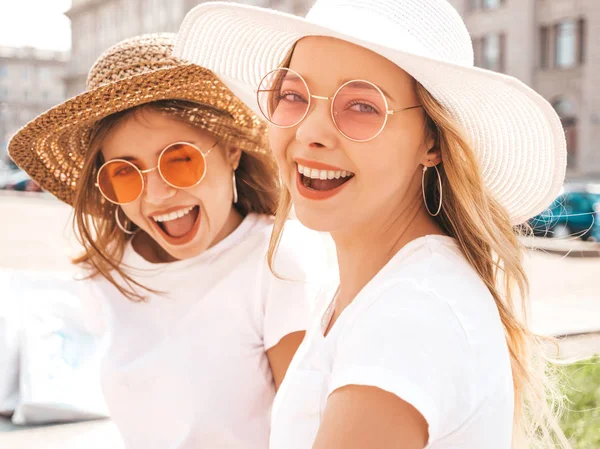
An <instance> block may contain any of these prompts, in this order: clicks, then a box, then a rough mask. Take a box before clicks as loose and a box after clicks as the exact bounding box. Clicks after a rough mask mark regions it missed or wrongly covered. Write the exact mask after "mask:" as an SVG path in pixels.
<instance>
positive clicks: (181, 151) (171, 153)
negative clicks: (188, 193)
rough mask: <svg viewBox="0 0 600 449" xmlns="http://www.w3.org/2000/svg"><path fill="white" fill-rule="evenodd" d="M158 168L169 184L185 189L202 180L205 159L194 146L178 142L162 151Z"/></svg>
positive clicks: (204, 171)
mask: <svg viewBox="0 0 600 449" xmlns="http://www.w3.org/2000/svg"><path fill="white" fill-rule="evenodd" d="M159 170H160V173H161V175H162V176H163V178H164V179H165V181H167V182H168V183H169V184H171V185H172V186H174V187H177V188H180V189H186V188H188V187H192V186H195V185H196V184H198V183H199V182H200V181H201V180H202V178H203V177H204V174H205V173H206V161H205V160H204V155H203V154H202V152H201V151H200V150H199V149H198V148H196V147H195V146H193V145H189V144H185V143H178V144H175V145H171V146H170V147H168V148H166V149H165V150H164V151H163V153H162V155H161V157H160V161H159Z"/></svg>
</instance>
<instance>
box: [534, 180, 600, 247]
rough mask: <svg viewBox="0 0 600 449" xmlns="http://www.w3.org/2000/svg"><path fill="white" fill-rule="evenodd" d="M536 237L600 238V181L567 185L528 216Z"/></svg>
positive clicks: (599, 239) (597, 240)
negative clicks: (551, 199) (544, 205)
mask: <svg viewBox="0 0 600 449" xmlns="http://www.w3.org/2000/svg"><path fill="white" fill-rule="evenodd" d="M529 225H530V226H531V228H532V229H533V233H534V235H536V236H538V237H553V238H566V237H580V238H582V239H583V240H589V241H596V242H599V241H600V185H593V184H592V185H585V186H577V187H573V186H567V187H565V189H564V192H563V193H561V194H560V195H559V196H558V197H557V198H556V199H555V200H554V201H553V203H552V204H551V205H550V207H548V209H546V210H545V211H544V212H542V213H541V214H539V215H537V216H535V217H533V218H532V219H531V220H529Z"/></svg>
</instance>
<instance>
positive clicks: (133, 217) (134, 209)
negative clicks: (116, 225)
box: [119, 200, 146, 228]
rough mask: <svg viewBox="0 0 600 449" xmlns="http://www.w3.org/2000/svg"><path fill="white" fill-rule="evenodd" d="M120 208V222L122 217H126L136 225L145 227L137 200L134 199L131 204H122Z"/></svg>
mask: <svg viewBox="0 0 600 449" xmlns="http://www.w3.org/2000/svg"><path fill="white" fill-rule="evenodd" d="M121 210H122V212H119V219H120V220H121V223H123V219H124V218H125V217H127V219H129V220H130V221H132V222H134V223H135V224H136V225H137V226H139V227H141V228H145V226H146V223H145V220H144V215H143V214H142V212H141V210H140V204H139V200H138V201H134V202H133V203H131V204H125V205H122V206H121ZM123 224H124V223H123Z"/></svg>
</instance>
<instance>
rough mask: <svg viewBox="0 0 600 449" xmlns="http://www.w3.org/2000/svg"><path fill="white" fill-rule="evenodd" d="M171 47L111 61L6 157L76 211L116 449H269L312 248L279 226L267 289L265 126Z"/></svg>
mask: <svg viewBox="0 0 600 449" xmlns="http://www.w3.org/2000/svg"><path fill="white" fill-rule="evenodd" d="M173 43H174V35H167V34H161V35H146V36H140V37H136V38H132V39H129V40H126V41H123V42H121V43H119V44H117V45H116V46H114V47H112V48H110V49H109V50H107V51H106V52H105V53H104V54H103V55H102V56H101V57H100V58H99V59H98V61H96V63H95V64H94V66H93V67H92V69H91V71H90V74H89V78H88V91H87V92H86V93H84V94H82V95H79V96H77V97H75V98H73V99H71V100H69V101H67V102H66V103H64V104H62V105H60V106H57V107H56V108H54V109H52V110H50V111H48V112H47V113H45V114H43V115H41V116H40V117H38V118H37V119H36V120H34V121H33V122H31V123H29V124H28V125H27V126H26V127H24V128H23V129H22V130H21V131H19V133H17V135H16V136H15V137H14V138H13V139H12V141H11V143H10V146H9V150H10V155H11V157H12V158H13V159H14V160H15V162H16V163H17V164H18V165H19V166H21V167H22V168H23V169H24V170H25V171H26V172H27V173H29V174H30V175H31V176H32V178H33V179H35V181H36V182H38V183H39V184H40V185H41V186H42V187H43V188H44V189H46V190H48V191H49V192H51V193H52V194H54V195H55V196H56V197H58V198H59V199H60V200H62V201H64V202H66V203H68V204H70V205H72V206H73V207H74V210H75V211H74V214H75V223H76V228H77V231H78V234H79V236H80V237H81V242H82V244H83V246H84V247H85V250H86V251H85V254H84V255H83V256H82V257H80V258H79V259H77V260H76V263H77V264H80V265H82V266H84V267H86V268H87V267H90V268H91V271H92V272H91V274H90V276H89V278H88V279H87V280H86V281H85V282H88V283H89V284H90V286H91V289H92V291H93V294H94V296H95V297H96V298H97V299H98V300H99V307H101V309H97V311H96V312H95V315H97V316H98V317H101V316H103V314H106V316H107V319H106V321H105V322H106V323H107V326H108V334H109V335H110V347H109V350H108V353H107V356H106V359H105V361H104V363H103V369H102V386H103V391H104V393H105V398H106V402H107V404H108V407H109V410H110V414H111V417H112V418H113V420H114V422H115V423H116V424H117V426H118V428H119V430H120V431H121V434H122V436H123V438H124V440H125V443H126V446H127V447H128V448H143V449H148V448H166V447H170V448H197V447H207V448H209V447H210V448H265V447H267V445H268V436H269V416H270V408H271V403H272V400H273V397H274V395H275V390H276V387H277V386H278V385H279V384H280V383H281V381H282V378H283V376H284V374H285V372H286V370H287V367H288V364H289V361H290V360H291V358H292V356H293V354H294V352H295V350H296V349H297V347H298V345H299V343H300V341H301V339H302V336H303V330H304V329H305V317H306V313H305V306H306V300H307V299H308V298H310V297H311V296H314V295H315V294H316V291H315V290H316V288H317V287H318V284H317V281H318V279H317V273H316V271H317V270H320V269H321V265H320V261H321V260H323V257H321V255H322V254H323V251H322V247H321V242H322V240H321V238H320V237H319V236H318V235H317V234H316V233H314V232H312V231H309V230H307V229H306V228H302V227H301V226H300V225H299V224H298V223H297V222H296V223H292V222H290V223H289V224H286V226H285V231H286V238H284V239H283V241H282V242H281V245H280V248H279V249H280V252H281V254H280V257H278V260H277V270H278V274H279V275H280V276H279V277H276V276H274V275H273V274H272V273H271V271H270V270H269V267H268V265H267V260H266V253H267V248H268V242H269V236H270V234H271V229H272V226H273V219H272V215H273V214H274V212H275V210H276V205H277V198H278V195H279V191H278V187H279V185H278V179H279V178H278V176H277V172H276V165H275V162H274V160H273V158H272V155H271V153H270V152H269V151H267V144H266V137H265V131H266V129H265V128H266V126H265V124H264V122H263V121H261V120H260V119H258V118H257V117H256V116H255V115H254V114H253V113H252V111H251V110H250V109H249V108H248V107H246V106H245V105H244V104H243V103H242V102H241V101H240V100H239V99H238V98H236V97H235V96H234V95H233V94H232V93H231V92H230V90H229V89H227V88H226V87H225V86H224V85H223V84H222V83H221V82H220V81H219V80H218V79H217V78H216V77H215V76H214V75H213V74H212V73H211V72H209V71H208V70H206V69H204V68H201V67H198V66H194V65H192V64H188V63H184V62H183V61H181V60H179V59H176V58H174V57H173V56H172V55H171V52H172V48H173ZM98 325H99V326H102V325H103V323H102V322H100V323H98Z"/></svg>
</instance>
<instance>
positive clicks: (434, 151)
mask: <svg viewBox="0 0 600 449" xmlns="http://www.w3.org/2000/svg"><path fill="white" fill-rule="evenodd" d="M425 145H426V146H425V148H428V150H427V152H426V153H424V154H423V156H422V157H421V161H420V162H421V165H424V166H426V167H433V166H434V165H438V164H439V163H440V162H442V152H441V150H440V145H439V142H438V139H437V138H436V137H435V136H433V135H432V136H430V137H428V138H427V140H426V141H425Z"/></svg>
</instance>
